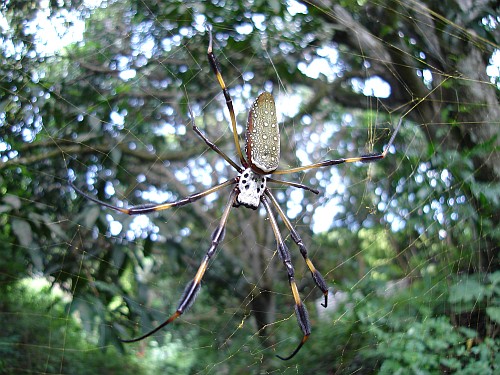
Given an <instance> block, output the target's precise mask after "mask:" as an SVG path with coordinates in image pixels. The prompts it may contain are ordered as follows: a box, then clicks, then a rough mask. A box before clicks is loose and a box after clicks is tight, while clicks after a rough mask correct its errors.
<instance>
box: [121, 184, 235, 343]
mask: <svg viewBox="0 0 500 375" xmlns="http://www.w3.org/2000/svg"><path fill="white" fill-rule="evenodd" d="M235 197H236V189H233V190H232V191H231V194H230V196H229V201H228V203H227V205H226V208H225V209H224V213H223V214H222V217H221V219H220V223H219V225H218V226H217V228H215V231H214V232H213V233H212V243H211V245H210V248H209V249H208V251H207V253H206V254H205V256H204V257H203V260H202V261H201V264H200V267H198V271H197V272H196V275H195V277H194V278H193V280H191V281H190V282H189V283H188V284H187V286H186V288H185V289H184V293H183V294H182V297H181V300H180V302H179V306H178V307H177V310H176V311H175V312H174V313H173V314H172V315H171V316H170V317H169V318H168V319H167V320H165V321H164V322H163V323H161V324H160V325H159V326H158V327H156V328H154V329H152V330H151V331H149V332H147V333H145V334H144V335H142V336H139V337H136V338H133V339H128V340H123V339H120V341H121V342H125V343H131V342H137V341H141V340H143V339H145V338H146V337H149V336H151V335H153V334H154V333H156V332H158V331H159V330H160V329H162V328H163V327H165V326H166V325H168V324H170V323H171V322H173V321H174V320H175V319H177V318H178V317H179V316H181V315H182V314H183V313H184V312H185V311H187V310H188V309H189V308H190V307H191V305H192V304H193V303H194V301H195V299H196V296H197V295H198V292H199V291H200V286H201V280H202V279H203V275H205V272H206V270H207V267H208V262H209V261H210V259H211V258H212V256H213V255H214V254H215V252H216V250H217V247H218V246H219V243H220V242H221V241H222V240H223V238H224V234H225V228H226V222H227V218H228V216H229V211H231V207H232V206H233V203H234V201H235Z"/></svg>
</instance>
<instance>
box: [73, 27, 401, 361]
mask: <svg viewBox="0 0 500 375" xmlns="http://www.w3.org/2000/svg"><path fill="white" fill-rule="evenodd" d="M207 31H208V35H209V43H208V50H207V55H208V61H209V64H210V66H211V67H212V70H213V73H214V74H215V76H216V78H217V81H218V83H219V85H220V87H221V89H222V93H223V94H224V97H225V100H226V106H227V109H228V110H229V115H230V118H231V127H232V133H233V137H234V144H235V147H236V153H237V155H238V157H239V161H240V163H241V165H238V164H237V163H236V162H235V161H233V160H232V159H231V158H230V157H229V156H228V155H227V154H226V153H224V152H223V151H221V150H220V149H219V148H218V147H217V145H215V144H214V143H212V142H211V141H210V140H209V139H208V138H207V137H206V136H205V135H204V134H203V133H202V132H201V131H200V130H199V128H198V127H197V126H196V124H195V122H194V116H193V113H192V111H191V109H189V112H190V116H191V119H192V121H191V124H192V129H193V131H194V132H195V133H196V134H197V135H198V136H199V137H200V138H201V139H202V140H203V141H204V142H205V143H206V144H207V145H208V147H210V148H211V149H212V150H213V151H215V152H216V153H217V154H219V155H220V156H221V157H222V158H224V160H226V162H227V163H229V164H230V165H231V166H232V167H233V168H234V169H235V170H236V171H237V172H238V175H237V176H236V177H234V178H232V179H230V180H227V181H225V182H223V183H221V184H218V185H216V186H213V187H211V188H209V189H207V190H205V191H202V192H198V193H195V194H192V195H190V196H187V197H185V198H183V199H180V200H178V201H175V202H165V203H161V204H148V205H140V206H133V207H129V208H120V207H116V206H113V205H111V204H109V203H106V202H103V201H100V200H98V199H96V198H94V197H92V196H90V195H88V194H86V193H84V192H83V191H82V190H80V189H78V188H77V187H75V186H74V185H73V184H72V183H70V184H71V186H72V187H73V188H74V189H75V191H76V192H78V193H79V194H81V195H82V196H84V197H85V198H87V199H89V200H91V201H93V202H95V203H98V204H100V205H101V206H104V207H106V208H110V209H113V210H116V211H119V212H121V213H124V214H127V215H142V214H147V213H151V212H156V211H162V210H167V209H170V208H172V207H179V206H184V205H187V204H190V203H193V202H195V201H197V200H199V199H201V198H203V197H205V196H207V195H209V194H212V193H214V192H216V191H219V190H221V189H223V188H225V187H228V186H233V188H232V190H231V193H230V194H229V200H228V202H227V204H226V206H225V208H224V211H223V213H222V217H221V219H220V222H219V225H218V226H217V228H216V229H215V231H214V232H213V234H212V238H211V245H210V248H209V249H208V251H207V252H206V254H205V256H204V257H203V259H202V261H201V264H200V266H199V268H198V271H197V272H196V275H195V276H194V278H193V279H192V280H191V281H189V283H188V284H187V285H186V287H185V290H184V293H183V294H182V297H181V299H180V301H179V305H178V307H177V309H176V311H175V312H174V313H173V314H172V315H171V316H170V317H169V318H168V319H167V320H165V321H164V322H163V323H161V324H160V325H158V326H157V327H156V328H154V329H152V330H151V331H149V332H147V333H145V334H143V335H142V336H139V337H136V338H133V339H120V340H121V341H122V342H124V343H131V342H137V341H141V340H143V339H145V338H147V337H149V336H151V335H153V334H154V333H156V332H157V331H159V330H160V329H162V328H163V327H165V326H166V325H168V324H170V323H172V322H173V321H174V320H176V319H177V318H178V317H180V316H181V315H182V314H183V313H184V312H186V311H187V310H188V309H189V307H191V305H192V304H193V303H194V301H195V299H196V296H197V294H198V292H199V290H200V286H201V280H202V278H203V276H204V274H205V272H206V270H207V268H208V263H209V261H210V259H211V258H212V256H213V255H214V254H215V252H216V250H217V247H218V246H219V244H220V242H221V241H222V240H223V238H224V234H225V227H226V223H227V219H228V216H229V212H230V211H231V208H232V207H240V206H243V207H246V208H250V209H253V210H256V209H257V208H258V207H259V206H260V205H261V204H262V205H263V206H264V209H265V210H266V212H267V215H268V217H269V223H270V225H271V227H272V230H273V232H274V236H275V238H276V246H277V252H278V255H279V258H280V259H281V261H282V262H283V264H284V266H285V269H286V272H287V275H288V282H289V284H290V288H291V291H292V296H293V299H294V304H295V315H296V317H297V321H298V324H299V327H300V329H301V331H302V334H303V336H302V340H301V341H300V342H299V344H298V345H297V347H296V348H295V350H294V351H293V352H292V353H291V354H290V355H289V356H287V357H282V356H279V355H277V357H278V358H280V359H282V360H289V359H291V358H293V357H294V356H295V355H296V354H297V353H298V352H299V350H300V349H301V348H302V346H303V345H304V343H305V342H306V341H307V339H308V338H309V336H310V334H311V323H310V322H309V318H308V312H307V309H306V306H305V305H304V303H303V302H302V300H301V298H300V295H299V291H298V288H297V284H296V282H295V271H294V267H293V264H292V261H291V256H290V251H289V250H288V247H287V246H286V244H285V241H284V240H283V237H282V236H281V232H280V230H279V228H278V224H277V221H276V217H275V215H274V213H273V211H272V207H274V209H275V210H276V212H277V213H278V215H279V216H280V217H281V219H282V220H283V222H284V224H285V226H286V227H287V228H288V230H289V232H290V235H291V238H292V240H293V241H294V242H295V244H296V245H297V246H298V248H299V250H300V253H301V255H302V257H303V258H304V261H305V263H306V265H307V267H308V268H309V271H310V272H311V275H312V279H313V280H314V283H315V284H316V285H317V286H318V288H319V289H320V290H321V292H322V293H323V295H324V303H322V306H323V307H327V304H328V286H327V284H326V282H325V279H324V278H323V276H322V275H321V273H320V272H319V271H318V270H317V269H316V268H315V267H314V265H313V263H312V261H311V259H309V256H308V254H307V248H306V246H305V245H304V242H303V241H302V239H301V237H300V236H299V234H298V233H297V231H296V230H295V228H294V227H293V225H292V223H291V222H290V220H289V219H288V218H287V216H286V215H285V213H284V211H283V210H282V209H281V208H280V206H279V204H278V201H277V200H276V198H275V197H274V195H273V193H272V192H271V190H270V189H269V188H268V187H267V186H266V184H267V183H268V182H269V183H274V184H282V185H288V186H292V187H296V188H301V189H305V190H309V191H311V192H313V193H315V194H318V193H319V192H318V190H316V189H313V188H311V187H308V186H306V185H303V184H300V183H296V182H292V181H284V180H280V179H275V178H273V177H270V176H269V175H282V174H289V173H296V172H301V171H305V170H309V169H316V168H321V167H328V166H331V165H336V164H343V163H354V162H363V163H367V162H374V161H378V160H381V159H383V158H385V157H386V155H387V152H388V150H389V148H390V147H391V145H392V143H393V142H394V139H395V137H396V135H397V133H398V131H399V128H400V127H401V123H402V118H401V119H400V120H399V123H398V124H397V126H396V128H395V130H394V132H393V134H392V136H391V138H390V140H389V143H388V144H387V146H386V147H385V149H384V151H383V152H382V153H379V154H369V155H362V156H356V157H348V158H341V159H333V160H326V161H322V162H319V163H314V164H310V165H306V166H302V167H296V168H291V169H284V170H277V168H278V165H279V159H280V133H279V126H278V121H277V117H276V106H275V102H274V98H273V96H272V95H271V94H270V93H268V92H262V93H261V94H260V95H259V96H258V97H257V99H256V100H255V101H254V102H253V104H252V106H251V108H250V112H249V114H248V121H247V124H246V131H245V155H246V157H245V156H244V155H243V152H242V150H241V148H240V143H239V135H238V133H237V128H236V116H235V113H234V109H233V101H232V99H231V96H230V94H229V91H228V89H227V87H226V84H225V82H224V79H223V78H222V73H221V68H220V63H219V61H218V59H217V57H216V56H215V54H214V52H213V49H212V45H213V37H212V27H211V26H210V25H207Z"/></svg>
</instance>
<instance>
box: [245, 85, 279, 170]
mask: <svg viewBox="0 0 500 375" xmlns="http://www.w3.org/2000/svg"><path fill="white" fill-rule="evenodd" d="M245 151H246V154H247V160H248V163H249V164H250V167H251V168H252V170H253V171H255V172H257V173H259V174H268V173H271V172H273V171H275V170H276V168H278V164H279V161H280V132H279V127H278V119H277V117H276V105H275V103H274V98H273V96H272V95H271V94H270V93H268V92H263V93H262V94H260V95H259V96H258V97H257V99H255V101H254V102H253V104H252V107H251V108H250V112H249V113H248V121H247V128H246V145H245Z"/></svg>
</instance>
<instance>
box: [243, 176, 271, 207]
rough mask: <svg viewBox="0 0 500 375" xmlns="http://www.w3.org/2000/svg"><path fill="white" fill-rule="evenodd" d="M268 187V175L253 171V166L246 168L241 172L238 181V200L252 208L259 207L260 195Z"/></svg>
mask: <svg viewBox="0 0 500 375" xmlns="http://www.w3.org/2000/svg"><path fill="white" fill-rule="evenodd" d="M265 189H266V177H265V176H262V175H259V174H257V173H255V172H253V171H252V169H251V168H247V169H245V170H244V171H243V172H242V173H241V174H240V180H239V182H238V190H239V193H238V196H237V198H236V200H237V201H238V203H239V204H242V205H243V206H245V207H247V208H251V209H254V210H255V209H257V207H259V204H260V197H261V196H262V194H264V190H265Z"/></svg>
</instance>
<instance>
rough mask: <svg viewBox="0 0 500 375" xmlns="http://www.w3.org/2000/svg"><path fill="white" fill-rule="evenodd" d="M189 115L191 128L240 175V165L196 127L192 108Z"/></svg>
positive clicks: (241, 169)
mask: <svg viewBox="0 0 500 375" xmlns="http://www.w3.org/2000/svg"><path fill="white" fill-rule="evenodd" d="M189 114H190V116H191V126H192V128H193V131H194V132H195V133H196V134H197V135H198V136H199V137H200V138H201V139H202V140H203V141H204V142H205V143H206V144H207V146H208V147H210V148H211V149H212V150H214V151H215V152H216V153H218V154H219V155H220V156H222V157H223V158H224V160H225V161H227V162H228V163H229V164H230V165H231V166H232V167H233V168H234V169H236V170H237V171H238V173H241V172H242V171H243V168H241V167H240V166H239V165H238V164H236V163H235V162H234V161H233V160H232V159H231V158H230V157H229V156H228V155H227V154H226V153H225V152H224V151H222V150H221V149H220V148H219V147H217V145H216V144H215V143H213V142H211V141H210V140H209V139H208V138H207V137H206V136H205V134H203V133H202V132H201V130H200V129H199V128H198V127H197V126H196V124H195V122H194V118H195V117H194V114H193V111H192V110H191V107H189Z"/></svg>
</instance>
